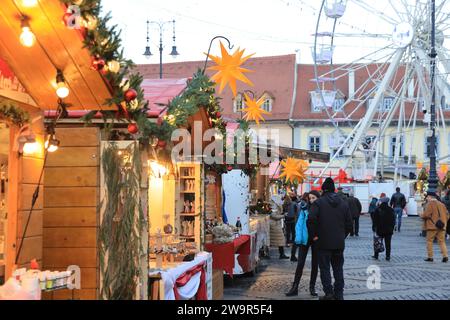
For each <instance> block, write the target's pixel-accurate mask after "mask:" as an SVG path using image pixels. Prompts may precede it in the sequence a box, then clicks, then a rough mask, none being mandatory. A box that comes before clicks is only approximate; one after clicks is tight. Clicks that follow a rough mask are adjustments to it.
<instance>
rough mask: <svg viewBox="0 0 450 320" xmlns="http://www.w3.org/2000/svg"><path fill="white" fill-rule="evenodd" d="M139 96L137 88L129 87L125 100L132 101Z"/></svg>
mask: <svg viewBox="0 0 450 320" xmlns="http://www.w3.org/2000/svg"><path fill="white" fill-rule="evenodd" d="M136 98H137V92H136V90H134V89H128V90H127V91H126V92H125V101H126V102H131V101H133V100H134V99H136Z"/></svg>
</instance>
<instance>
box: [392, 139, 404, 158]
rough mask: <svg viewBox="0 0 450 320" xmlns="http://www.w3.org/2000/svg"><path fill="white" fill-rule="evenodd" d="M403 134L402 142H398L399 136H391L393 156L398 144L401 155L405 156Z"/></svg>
mask: <svg viewBox="0 0 450 320" xmlns="http://www.w3.org/2000/svg"><path fill="white" fill-rule="evenodd" d="M403 140H404V139H403V136H401V137H400V144H397V137H391V148H390V156H391V158H394V157H395V152H396V150H395V149H396V148H397V145H399V146H400V153H399V157H403V156H404V146H403V145H404V141H403Z"/></svg>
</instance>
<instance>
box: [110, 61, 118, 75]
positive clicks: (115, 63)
mask: <svg viewBox="0 0 450 320" xmlns="http://www.w3.org/2000/svg"><path fill="white" fill-rule="evenodd" d="M108 69H109V71H111V72H112V73H117V72H119V71H120V63H119V61H117V60H112V61H109V62H108Z"/></svg>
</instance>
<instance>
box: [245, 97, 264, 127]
mask: <svg viewBox="0 0 450 320" xmlns="http://www.w3.org/2000/svg"><path fill="white" fill-rule="evenodd" d="M244 97H245V105H246V108H243V109H242V111H243V112H245V115H244V118H245V120H247V121H249V120H250V121H252V120H253V121H255V122H256V124H257V125H258V126H259V120H262V121H265V120H264V116H263V114H270V112H268V111H266V110H264V109H263V108H261V106H262V105H263V104H264V100H265V99H264V97H261V98H259V99H258V100H257V101H256V99H251V98H250V97H249V96H248V95H247V94H246V93H244Z"/></svg>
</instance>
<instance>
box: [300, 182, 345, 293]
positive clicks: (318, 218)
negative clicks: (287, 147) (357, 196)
mask: <svg viewBox="0 0 450 320" xmlns="http://www.w3.org/2000/svg"><path fill="white" fill-rule="evenodd" d="M335 189H336V188H335V184H334V181H333V179H331V178H327V179H326V180H325V182H324V183H323V185H322V191H323V195H322V197H321V198H319V199H318V200H317V201H316V202H314V203H313V204H312V205H311V209H310V214H309V216H308V223H309V226H310V229H311V235H312V238H313V241H316V245H317V249H318V254H319V268H320V279H321V281H322V286H323V291H324V292H325V296H324V297H321V298H320V299H321V300H343V299H344V270H343V267H344V249H345V239H346V238H347V236H348V234H349V233H350V232H351V231H352V229H353V221H352V216H351V213H350V209H349V206H348V203H347V201H344V200H343V199H342V198H341V197H340V196H339V195H338V194H336V193H335ZM330 266H331V267H332V268H333V275H334V286H333V285H332V283H331V272H330Z"/></svg>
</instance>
